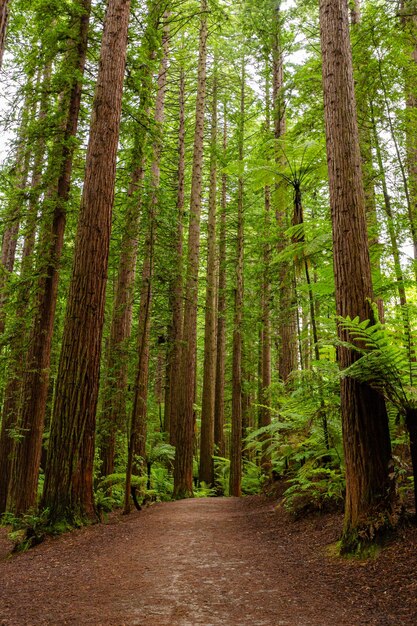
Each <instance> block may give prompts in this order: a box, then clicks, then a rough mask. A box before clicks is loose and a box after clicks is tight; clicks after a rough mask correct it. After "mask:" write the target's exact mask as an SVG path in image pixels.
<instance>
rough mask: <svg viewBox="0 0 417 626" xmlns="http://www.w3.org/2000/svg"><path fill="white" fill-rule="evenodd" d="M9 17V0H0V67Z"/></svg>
mask: <svg viewBox="0 0 417 626" xmlns="http://www.w3.org/2000/svg"><path fill="white" fill-rule="evenodd" d="M8 19H9V0H0V69H1V66H2V64H3V54H4V48H5V45H6V31H7V22H8Z"/></svg>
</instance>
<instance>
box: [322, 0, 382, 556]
mask: <svg viewBox="0 0 417 626" xmlns="http://www.w3.org/2000/svg"><path fill="white" fill-rule="evenodd" d="M320 32H321V48H322V56H323V91H324V110H325V124H326V139H327V161H328V170H329V189H330V205H331V212H332V227H333V251H334V274H335V287H336V309H337V314H338V315H340V316H343V317H346V316H348V315H349V316H351V317H355V316H359V318H360V319H369V318H370V317H372V311H371V308H370V305H369V299H370V298H371V297H372V284H371V268H370V261H369V252H368V240H367V228H366V220H365V196H364V191H363V184H362V174H361V155H360V148H359V135H358V127H357V117H356V106H355V96H354V83H353V68H352V54H351V47H350V39H349V16H348V7H347V3H346V2H345V0H321V2H320ZM339 336H340V338H341V339H342V340H346V339H347V337H346V332H344V331H343V330H342V329H339ZM338 356H339V363H340V366H341V368H342V369H344V368H346V367H348V366H349V365H350V364H351V363H352V362H353V361H354V360H355V358H357V357H356V356H355V354H354V353H353V352H352V351H351V350H349V349H347V348H346V347H340V348H339V352H338ZM341 407H342V425H343V441H344V451H345V465H346V504H345V527H344V535H343V548H344V549H351V548H352V547H356V546H357V542H358V531H359V530H360V529H361V527H363V529H364V532H365V538H366V532H367V531H369V528H370V526H371V524H372V521H371V518H372V516H373V515H375V514H376V513H378V516H379V518H381V517H382V518H384V516H385V518H388V517H389V515H390V513H391V501H392V488H391V482H390V477H389V467H390V462H391V445H390V437H389V429H388V418H387V413H386V409H385V405H384V401H383V399H382V398H381V397H380V396H379V395H378V394H377V393H376V392H375V391H373V390H372V389H371V388H370V387H369V386H368V385H366V384H360V383H358V382H356V381H354V380H352V379H351V378H348V377H346V378H343V379H342V381H341Z"/></svg>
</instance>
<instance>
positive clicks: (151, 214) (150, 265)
mask: <svg viewBox="0 0 417 626" xmlns="http://www.w3.org/2000/svg"><path fill="white" fill-rule="evenodd" d="M164 19H165V25H164V32H163V38H162V61H161V67H160V70H159V75H158V93H157V97H156V104H155V123H156V132H157V139H156V140H155V142H154V144H153V160H152V165H151V194H150V199H149V207H148V233H147V236H146V242H145V250H144V262H143V268H142V288H141V293H140V305H139V328H138V341H139V343H138V365H137V371H136V381H135V393H134V398H133V411H132V419H131V424H130V438H129V450H128V461H127V469H126V491H125V506H124V511H125V513H129V511H130V487H131V476H132V471H135V472H136V473H143V462H144V461H145V459H146V416H147V402H148V372H149V337H150V330H151V310H152V281H153V273H154V254H155V237H156V212H157V208H158V201H159V181H160V175H161V171H160V159H161V152H162V124H163V121H164V105H165V92H166V85H167V68H168V46H169V27H168V24H167V20H168V15H167V14H166V15H165V18H164ZM135 456H136V457H139V458H140V459H142V461H141V462H139V463H135Z"/></svg>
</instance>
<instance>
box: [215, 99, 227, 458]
mask: <svg viewBox="0 0 417 626" xmlns="http://www.w3.org/2000/svg"><path fill="white" fill-rule="evenodd" d="M223 115H224V125H223V160H224V163H226V156H227V154H226V152H227V111H226V105H224V109H223ZM226 221H227V174H226V173H225V172H223V174H222V191H221V210H220V224H219V245H218V247H219V252H218V266H219V269H218V274H219V278H218V294H217V346H216V388H215V399H214V445H215V448H216V453H217V454H218V455H219V456H221V457H224V456H225V454H226V443H225V438H224V421H225V416H224V386H225V365H226Z"/></svg>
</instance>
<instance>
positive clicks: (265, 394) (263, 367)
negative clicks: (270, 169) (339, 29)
mask: <svg viewBox="0 0 417 626" xmlns="http://www.w3.org/2000/svg"><path fill="white" fill-rule="evenodd" d="M268 69H269V68H268V66H267V71H268ZM270 125H271V120H270V89H269V77H268V78H267V81H266V131H267V133H268V135H269V133H270ZM270 229H271V188H270V186H269V185H268V186H266V187H265V195H264V240H265V241H264V244H263V276H262V286H261V291H262V293H261V311H262V329H261V337H260V339H261V363H260V378H261V381H260V393H259V404H260V410H259V427H260V428H265V427H267V426H269V425H270V424H271V408H270V404H271V403H270V386H271V311H270V307H271V281H270V263H271V246H270V244H269V241H268V239H269V236H270V235H269V233H270ZM262 440H263V441H264V445H263V448H262V457H261V468H262V471H263V472H265V473H266V474H267V473H268V472H269V470H270V465H271V459H270V455H269V454H268V453H267V448H268V445H269V441H270V437H268V436H267V435H266V434H263V435H262Z"/></svg>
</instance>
